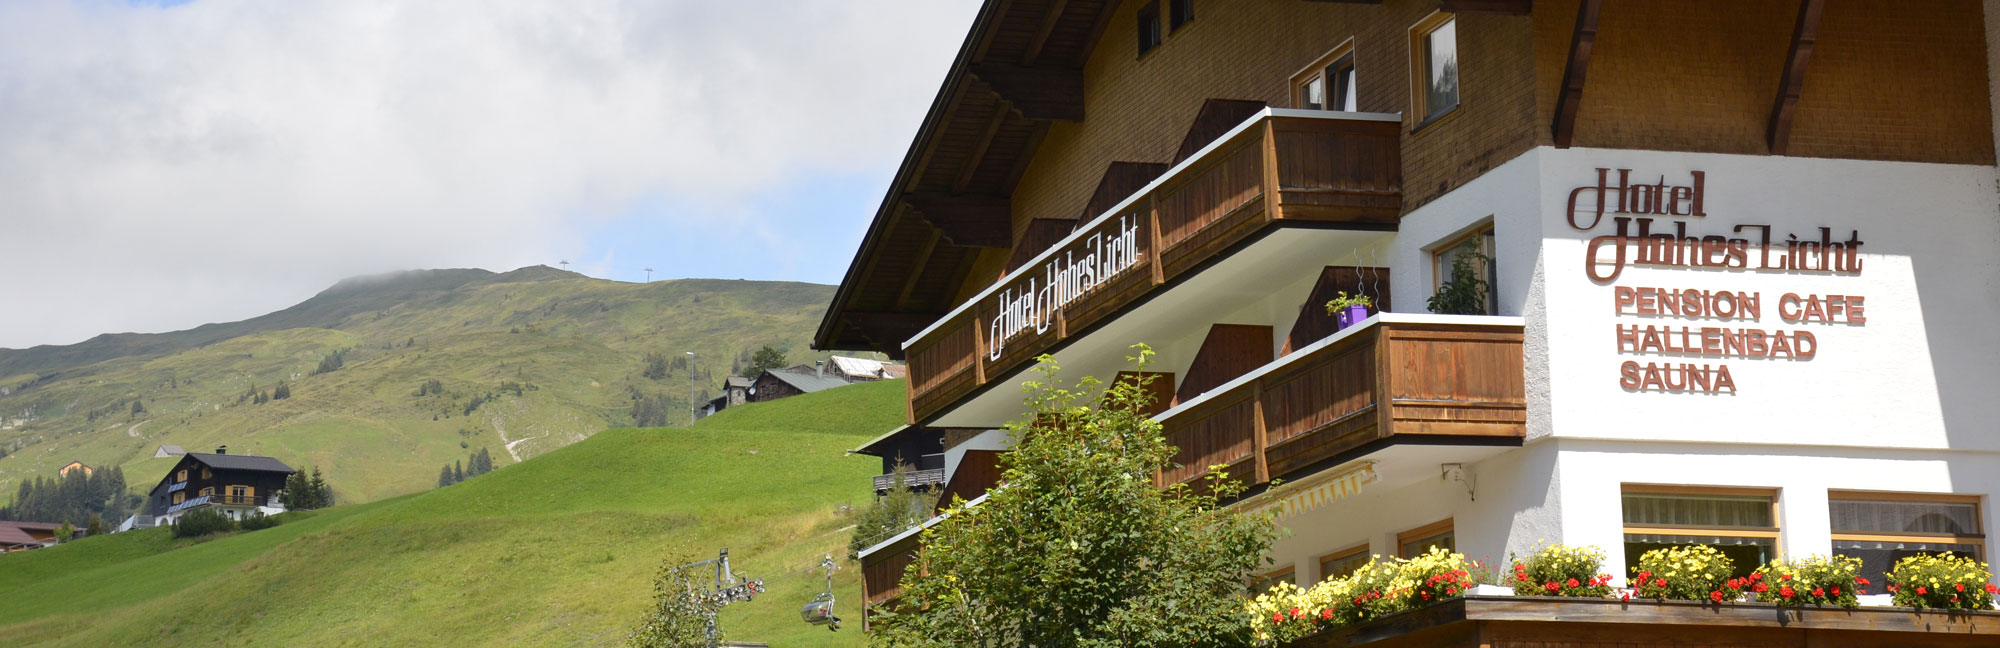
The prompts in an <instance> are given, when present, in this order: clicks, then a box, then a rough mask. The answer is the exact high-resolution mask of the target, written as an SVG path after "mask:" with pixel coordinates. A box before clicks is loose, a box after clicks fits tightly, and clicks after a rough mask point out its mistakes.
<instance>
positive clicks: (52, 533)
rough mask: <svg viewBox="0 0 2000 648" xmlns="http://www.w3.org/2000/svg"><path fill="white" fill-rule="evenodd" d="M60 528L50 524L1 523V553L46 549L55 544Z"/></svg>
mask: <svg viewBox="0 0 2000 648" xmlns="http://www.w3.org/2000/svg"><path fill="white" fill-rule="evenodd" d="M59 526H60V525H57V524H51V523H48V522H7V521H0V553H7V552H10V551H24V550H28V549H40V548H42V547H46V546H48V545H49V544H50V543H52V542H55V540H56V529H57V528H58V527H59Z"/></svg>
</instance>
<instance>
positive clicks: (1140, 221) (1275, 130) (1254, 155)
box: [904, 108, 1402, 422]
mask: <svg viewBox="0 0 2000 648" xmlns="http://www.w3.org/2000/svg"><path fill="white" fill-rule="evenodd" d="M1400 124H1401V122H1400V121H1399V120H1398V118H1397V117H1396V116H1395V115H1375V114H1367V113H1340V112H1329V111H1308V110H1286V109H1276V108H1271V109H1265V110H1264V111H1262V112H1260V113H1258V114H1257V115H1254V116H1252V117H1251V118H1250V119H1248V120H1246V121H1244V122H1243V123H1242V124H1239V125H1238V126H1237V127H1236V128H1234V129H1232V130H1231V131H1230V132H1229V133H1227V134H1225V135H1223V136H1222V137H1220V138H1217V139H1216V141H1215V142H1214V143H1211V144H1209V145H1208V146H1207V147H1206V148H1204V149H1202V150H1201V151H1200V152H1198V153H1196V154H1195V155H1193V156H1191V157H1189V158H1188V159H1187V160H1186V161H1184V162H1182V163H1180V164H1179V165H1176V166H1175V167H1174V168H1172V169H1169V170H1167V172H1166V173H1164V174H1162V175H1161V176H1160V178H1159V179H1158V180H1155V181H1153V182H1152V183H1151V184H1149V185H1147V186H1146V187H1144V188H1142V189H1140V190H1139V191H1138V192H1137V193H1134V194H1133V195H1132V196H1130V197H1128V198H1126V199H1125V200H1124V201H1123V202H1121V203H1119V204H1118V205H1117V206H1115V207H1113V208H1112V209H1111V210H1110V211H1108V212H1106V213H1105V214H1103V215H1101V216H1099V217H1098V218H1096V219H1095V220H1093V221H1091V222H1090V223H1087V224H1085V225H1084V226H1082V227H1079V228H1077V230H1076V231H1075V232H1074V233H1072V234H1071V235H1070V236H1068V237H1066V238H1064V239H1063V240H1061V241H1059V242H1057V243H1056V244H1055V245H1053V246H1051V247H1050V248H1049V249H1048V250H1047V251H1044V252H1042V253H1041V254H1040V255H1038V256H1036V257H1035V258H1034V259H1032V260H1030V261H1028V262H1027V263H1026V264H1024V265H1023V266H1021V270H1020V271H1019V272H1018V273H1016V274H1014V275H1011V276H1008V277H1005V278H1003V279H1002V280H1001V281H1000V282H999V283H997V284H995V285H994V286H992V287H990V288H988V289H987V290H985V291H984V292H981V293H980V294H979V295H978V296H977V297H974V298H973V299H972V300H971V301H969V302H967V303H965V304H963V305H961V306H960V307H959V308H958V309H956V310H954V311H952V312H951V313H950V314H948V315H946V316H945V317H944V318H942V319H940V320H939V321H938V322H937V323H935V324H933V325H932V326H931V327H930V328H928V329H926V330H924V331H923V332H922V333H919V334H917V336H916V338H914V339H912V340H910V341H909V342H908V343H907V344H905V345H904V350H905V352H906V354H907V357H908V358H909V366H910V381H909V392H910V393H909V397H910V398H909V400H910V418H911V421H912V422H915V421H917V420H921V419H923V418H925V417H928V416H930V415H931V414H934V413H936V412H938V411H939V410H941V409H944V408H945V407H947V406H949V405H951V404H952V403H954V402H956V401H957V400H958V399H959V398H961V397H963V396H965V395H966V394H968V393H970V392H972V391H973V390H975V389H978V388H979V387H980V386H981V385H984V384H986V383H987V382H988V381H990V380H994V379H997V378H1000V377H1002V376H1006V375H1008V373H1009V372H1011V371H1013V370H1015V369H1018V368H1020V367H1021V366H1023V365H1025V364H1027V363H1029V362H1031V361H1032V360H1033V359H1034V358H1035V357H1036V356H1038V355H1040V354H1042V353H1043V352H1045V351H1047V350H1048V349H1049V348H1050V347H1052V346H1054V345H1055V344H1057V343H1058V342H1061V341H1062V340H1064V339H1066V338H1068V337H1069V336H1070V335H1072V334H1074V333H1077V332H1080V331H1083V330H1085V329H1086V328H1088V327H1090V326H1091V325H1093V324H1096V323H1098V322H1101V321H1103V320H1104V319H1105V318H1107V317H1110V316H1112V315H1113V314H1115V313H1117V312H1119V311H1121V310H1123V309H1124V308H1126V307H1127V306H1130V305H1131V304H1132V303H1134V302H1135V301H1138V300H1139V299H1141V298H1142V297H1145V296H1146V295H1148V294H1150V293H1152V292H1153V291H1156V290H1161V289H1163V287H1164V286H1165V285H1166V284H1167V283H1169V282H1171V281H1173V280H1175V279H1176V278H1177V277H1179V276H1181V275H1183V274H1185V273H1187V272H1189V271H1191V270H1193V269H1194V268H1196V267H1199V266H1200V265H1202V264H1203V263H1204V262H1206V261H1208V260H1210V259H1213V258H1215V257H1216V256H1217V255H1219V254H1221V253H1223V252H1224V251H1226V250H1229V249H1230V248H1231V247H1232V246H1235V245H1236V244H1238V243H1241V242H1243V241H1245V240H1247V239H1249V238H1251V237H1253V236H1255V235H1257V234H1259V233H1261V232H1263V231H1265V230H1266V229H1269V228H1273V227H1284V226H1287V225H1293V224H1304V223H1320V224H1325V223H1337V224H1341V223H1344V224H1349V225H1352V226H1355V227H1362V228H1392V227H1394V226H1395V223H1396V219H1397V217H1398V216H1399V214H1400V212H1401V211H1402V162H1401V157H1400V156H1401V152H1400V151H1401V149H1400V148H1399V146H1400V145H1399V143H1398V140H1397V138H1398V136H1399V134H1400V131H1399V129H1400V127H1401V126H1400Z"/></svg>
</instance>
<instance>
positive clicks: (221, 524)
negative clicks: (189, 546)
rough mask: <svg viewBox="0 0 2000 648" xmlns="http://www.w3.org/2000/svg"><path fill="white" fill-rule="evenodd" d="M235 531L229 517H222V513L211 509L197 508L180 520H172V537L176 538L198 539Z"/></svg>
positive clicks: (233, 523)
mask: <svg viewBox="0 0 2000 648" xmlns="http://www.w3.org/2000/svg"><path fill="white" fill-rule="evenodd" d="M235 529H236V522H235V521H233V520H230V519H229V516H226V515H223V514H222V511H218V510H215V509H212V508H199V509H195V510H192V511H188V512H187V514H186V515H182V516H181V517H180V519H178V520H174V537H176V538H198V537H201V536H205V535H209V534H213V533H222V532H225V531H234V530H235Z"/></svg>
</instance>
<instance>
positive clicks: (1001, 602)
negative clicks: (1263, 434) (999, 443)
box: [873, 345, 1275, 648]
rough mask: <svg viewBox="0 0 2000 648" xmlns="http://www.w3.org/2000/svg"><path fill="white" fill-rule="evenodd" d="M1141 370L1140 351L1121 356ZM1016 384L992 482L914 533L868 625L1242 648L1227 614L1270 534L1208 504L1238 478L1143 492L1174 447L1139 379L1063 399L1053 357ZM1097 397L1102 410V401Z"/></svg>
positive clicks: (1022, 640)
mask: <svg viewBox="0 0 2000 648" xmlns="http://www.w3.org/2000/svg"><path fill="white" fill-rule="evenodd" d="M1134 348H1135V349H1137V352H1138V355H1137V357H1135V358H1131V360H1133V361H1134V362H1136V363H1137V364H1138V365H1139V368H1140V370H1141V371H1142V373H1141V374H1140V375H1142V376H1143V375H1145V374H1144V373H1143V370H1144V367H1145V364H1146V360H1147V359H1149V358H1150V356H1151V355H1152V351H1151V350H1150V349H1147V348H1146V347H1145V346H1143V345H1139V346H1136V347H1134ZM1041 363H1042V367H1041V370H1042V372H1043V374H1044V379H1043V380H1040V381H1033V382H1029V383H1027V385H1026V387H1027V388H1028V389H1029V391H1030V394H1031V395H1030V397H1029V403H1030V404H1031V405H1032V406H1033V407H1032V414H1031V415H1030V416H1029V417H1028V419H1027V422H1017V423H1013V424H1010V425H1008V426H1007V427H1008V431H1009V432H1010V433H1011V434H1012V435H1013V438H1014V439H1015V446H1014V450H1013V451H1012V452H1009V453H1006V454H1005V455H1002V459H1001V468H1002V469H1003V470H1004V473H1003V476H1002V483H1003V484H1004V486H1002V487H1000V488H996V489H994V490H992V491H989V492H988V494H987V497H986V500H985V502H984V503H983V504H981V505H979V506H971V507H968V506H965V505H964V503H963V502H959V501H954V502H953V504H952V508H951V512H950V514H949V515H948V516H946V517H945V518H944V519H943V520H941V521H940V522H939V523H937V524H935V525H933V526H931V527H930V528H929V529H927V530H925V531H924V534H923V537H922V539H923V544H922V548H921V549H920V551H921V555H920V556H919V557H918V561H919V562H920V563H921V564H923V565H925V569H921V570H918V569H912V570H909V571H908V572H906V573H905V574H904V575H903V582H902V586H903V593H902V596H901V598H900V599H898V602H897V604H896V605H894V606H893V607H892V608H891V609H889V610H886V613H885V614H883V615H882V616H880V617H878V619H879V625H873V627H874V628H879V629H878V630H876V632H877V641H878V642H879V643H881V644H883V645H888V646H899V647H900V646H970V645H979V646H995V645H1031V646H1051V645H1063V646H1079V647H1086V648H1096V647H1109V646H1226V645H1249V644H1250V643H1251V639H1252V637H1251V636H1250V635H1249V632H1250V630H1249V624H1245V623H1242V622H1241V620H1240V619H1239V618H1238V617H1239V616H1240V615H1241V614H1242V605H1243V603H1242V599H1243V597H1244V596H1246V595H1247V594H1248V586H1247V585H1246V583H1248V582H1249V580H1250V578H1251V577H1252V575H1253V574H1254V573H1256V572H1257V571H1258V568H1259V567H1260V566H1261V565H1262V564H1263V563H1264V560H1263V554H1264V552H1265V551H1266V550H1267V549H1268V548H1269V547H1270V544H1271V540H1272V538H1273V537H1275V530H1274V529H1275V526H1274V525H1273V523H1272V521H1271V519H1270V518H1269V517H1268V516H1248V515H1242V514H1239V513H1237V512H1235V511H1233V510H1230V509H1224V508H1221V507H1220V506H1219V503H1220V501H1221V500H1222V499H1223V498H1229V497H1234V496H1236V495H1238V494H1241V492H1242V489H1243V487H1242V486H1241V484H1240V483H1239V482H1236V481H1230V480H1228V479H1225V477H1226V475H1222V474H1221V473H1213V472H1212V473H1211V474H1210V475H1209V478H1208V480H1206V482H1205V483H1204V484H1203V488H1202V489H1199V490H1197V489H1195V488H1191V487H1189V486H1186V485H1177V486H1173V487H1169V488H1165V489H1161V488H1157V487H1155V486H1154V485H1153V475H1154V473H1155V472H1156V471H1158V470H1160V469H1163V468H1167V467H1169V466H1171V465H1172V458H1173V455H1174V449H1173V448H1172V447H1169V446H1168V445H1167V444H1166V442H1165V439H1164V438H1162V436H1161V432H1160V425H1159V424H1158V423H1156V422H1154V421H1153V420H1151V418H1150V417H1148V416H1147V414H1146V409H1147V408H1146V405H1147V401H1148V400H1149V395H1148V394H1149V392H1148V391H1147V389H1146V388H1145V384H1144V383H1145V380H1144V379H1140V380H1120V381H1116V382H1115V383H1114V384H1113V385H1112V386H1111V388H1110V389H1109V390H1108V391H1103V390H1101V389H1100V387H1101V384H1100V383H1099V382H1098V381H1097V380H1095V379H1092V378H1085V379H1083V380H1082V381H1080V382H1079V383H1078V384H1076V385H1074V386H1069V387H1066V386H1064V385H1063V384H1062V383H1060V382H1059V381H1058V380H1057V368H1056V365H1055V362H1054V360H1053V359H1052V358H1050V357H1048V356H1043V357H1042V358H1041ZM1100 392H1102V393H1103V398H1102V399H1101V400H1100V399H1099V394H1100Z"/></svg>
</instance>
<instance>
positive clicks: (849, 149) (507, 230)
mask: <svg viewBox="0 0 2000 648" xmlns="http://www.w3.org/2000/svg"><path fill="white" fill-rule="evenodd" d="M976 4H977V3H976V2H973V1H972V0H953V1H949V2H944V1H935V0H905V1H902V2H880V3H867V2H836V1H823V2H798V3H782V4H781V3H776V2H733V1H732V2H719V1H717V2H695V1H689V2H674V3H668V2H654V1H644V0H633V1H629V2H617V1H607V2H585V1H578V0H557V1H551V2H512V1H509V2H493V1H459V2H453V1H432V0H426V1H424V2H402V1H389V0H286V1H283V2H269V1H248V0H199V1H197V2H194V3H192V4H188V5H183V6H177V7H171V8H166V9H160V8H155V7H143V6H129V5H125V4H117V3H108V2H103V1H101V0H84V1H80V2H59V1H54V0H17V1H12V2H5V3H0V265H4V268H5V274H4V275H0V346H7V347H20V346H26V345H30V344H39V343H68V342H74V341H78V340H81V339H83V338H86V337H89V336H91V335H93V334H96V333H99V332H110V331H128V330H137V331H160V330H172V329H177V328H184V327H187V326H192V325H195V324H199V323H201V322H205V321H220V320H231V319H238V318H242V317H247V316H252V315H256V314H260V313H263V312H268V311H270V310H275V309H277V308H281V307H283V306H285V305H288V304H290V303H293V302H296V301H298V300H299V299H301V298H303V297H305V296H307V295H310V294H311V293H313V292H314V291H317V290H318V289H320V288H323V287H325V286H326V285H329V284H330V283H331V282H332V281H334V280H336V279H339V278H341V277H345V276H350V275H354V274H361V273H369V272H380V271H385V270H392V269H401V268H416V267H464V266H477V267H487V268H494V269H507V268H513V267H516V266H520V265H528V264H533V263H551V262H553V261H554V260H555V259H556V258H557V257H559V256H563V255H576V254H583V253H584V252H585V250H583V249H582V247H581V246H582V238H583V236H584V235H585V233H587V232H588V231H589V229H590V227H592V226H593V225H596V224H599V223H602V222H604V221H606V220H607V219H610V218H611V217H613V216H615V215H617V214H620V213H622V212H624V211H626V210H628V209H629V208H631V206H632V205H633V204H634V202H635V201H638V200H640V199H642V198H645V197H649V196H650V197H651V198H652V199H654V200H655V201H658V200H660V199H661V197H664V199H665V201H666V202H668V203H672V204H682V205H688V206H690V208H689V209H687V210H685V211H688V212H691V213H732V214H735V213H743V212H742V210H740V209H731V208H729V206H730V205H735V204H738V203H741V202H743V201H745V200H747V199H749V198H750V197H753V196H755V195H757V194H759V193H760V192H766V191H770V190H772V188H773V187H778V186H784V183H786V182H788V181H790V180H793V179H796V178H799V177H801V176H803V175H807V174H811V173H814V172H815V171H826V170H851V169H856V168H887V167H889V166H891V165H893V164H895V162H896V161H897V160H898V159H900V157H901V155H902V153H903V150H904V148H905V147H906V146H907V145H908V142H909V138H910V137H911V135H912V133H913V132H914V130H915V127H916V125H917V123H918V121H919V120H920V119H921V116H922V113H923V111H924V109H925V108H926V107H928V105H929V102H930V99H931V97H932V95H933V94H934V93H935V92H936V90H937V84H938V82H939V80H940V79H941V77H942V75H943V72H944V68H945V66H946V65H948V63H949V60H950V57H951V55H952V53H953V52H954V51H955V48H956V47H957V45H958V43H959V41H960V40H961V39H962V38H963V37H964V33H965V30H966V28H967V26H968V25H969V24H970V22H971V18H972V13H973V11H974V9H975V7H976ZM670 211H671V210H670ZM844 216H850V217H853V218H857V219H865V218H866V214H852V215H844ZM746 217H750V218H760V216H756V215H754V214H753V215H749V216H746ZM793 217H814V216H812V215H793ZM750 226H751V227H753V228H771V229H782V223H771V222H763V223H752V224H750ZM572 260H576V261H582V260H581V259H572ZM603 261H608V259H604V260H603Z"/></svg>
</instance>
